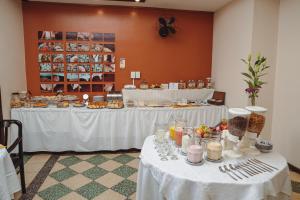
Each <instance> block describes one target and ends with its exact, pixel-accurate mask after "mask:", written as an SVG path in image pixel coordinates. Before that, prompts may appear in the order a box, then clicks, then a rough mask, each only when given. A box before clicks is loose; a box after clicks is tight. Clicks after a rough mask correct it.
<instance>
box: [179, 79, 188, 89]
mask: <svg viewBox="0 0 300 200" xmlns="http://www.w3.org/2000/svg"><path fill="white" fill-rule="evenodd" d="M185 88H186V83H185V82H184V81H183V80H180V81H179V83H178V89H185Z"/></svg>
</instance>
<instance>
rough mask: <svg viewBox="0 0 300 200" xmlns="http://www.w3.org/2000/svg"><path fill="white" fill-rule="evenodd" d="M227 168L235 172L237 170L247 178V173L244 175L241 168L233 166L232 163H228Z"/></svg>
mask: <svg viewBox="0 0 300 200" xmlns="http://www.w3.org/2000/svg"><path fill="white" fill-rule="evenodd" d="M229 168H230V169H232V170H235V171H237V172H239V173H240V174H241V175H243V176H244V177H246V178H248V176H247V175H245V174H244V173H242V172H241V170H239V169H238V168H236V167H234V166H233V165H232V164H229Z"/></svg>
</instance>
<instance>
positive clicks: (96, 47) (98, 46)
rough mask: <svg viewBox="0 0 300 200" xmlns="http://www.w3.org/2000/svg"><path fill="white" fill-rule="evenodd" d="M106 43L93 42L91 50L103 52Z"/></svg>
mask: <svg viewBox="0 0 300 200" xmlns="http://www.w3.org/2000/svg"><path fill="white" fill-rule="evenodd" d="M103 48H104V45H103V44H92V46H91V50H92V51H94V52H103Z"/></svg>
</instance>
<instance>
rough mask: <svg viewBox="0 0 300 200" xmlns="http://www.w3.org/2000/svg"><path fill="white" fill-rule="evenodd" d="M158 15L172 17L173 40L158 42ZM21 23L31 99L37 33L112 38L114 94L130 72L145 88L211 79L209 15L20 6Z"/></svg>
mask: <svg viewBox="0 0 300 200" xmlns="http://www.w3.org/2000/svg"><path fill="white" fill-rule="evenodd" d="M159 16H164V17H170V16H174V17H176V23H175V25H176V29H177V33H176V34H175V35H174V36H172V37H170V38H160V36H159V35H158V33H157V32H158V22H157V19H158V17H159ZM23 18H24V35H25V53H26V74H27V87H28V89H29V90H30V91H32V92H33V94H34V95H38V94H40V91H39V67H38V63H37V55H38V50H37V43H38V40H37V32H38V31H39V30H54V31H63V32H66V31H85V32H113V33H115V34H116V42H115V44H116V53H115V55H116V89H117V90H120V89H121V88H122V87H123V85H124V84H128V83H131V79H130V78H129V77H130V71H133V70H136V71H140V72H141V77H142V78H141V80H142V79H146V80H147V81H148V82H149V83H166V82H170V81H178V80H189V79H195V80H196V79H204V78H206V77H209V76H210V75H211V57H212V35H213V14H212V13H209V12H191V11H178V10H165V9H151V8H132V7H109V6H84V5H69V4H50V3H36V2H35V3H34V2H23ZM16 56H17V55H16ZM120 57H124V58H126V69H124V70H121V69H120V68H119V59H120ZM139 82H140V81H137V83H139Z"/></svg>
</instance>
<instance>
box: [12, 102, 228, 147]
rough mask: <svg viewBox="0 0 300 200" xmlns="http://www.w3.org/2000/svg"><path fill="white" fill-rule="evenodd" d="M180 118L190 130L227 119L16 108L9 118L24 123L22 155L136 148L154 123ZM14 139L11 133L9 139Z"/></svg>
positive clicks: (218, 111)
mask: <svg viewBox="0 0 300 200" xmlns="http://www.w3.org/2000/svg"><path fill="white" fill-rule="evenodd" d="M171 116H182V117H184V118H185V119H187V121H188V122H189V124H188V125H189V126H195V127H196V126H199V125H200V124H207V125H209V126H214V125H216V124H217V123H219V122H220V121H221V120H222V119H223V118H226V117H227V108H226V107H225V106H201V107H192V108H169V107H166V108H123V109H100V110H94V109H88V108H73V107H69V108H18V109H12V110H11V118H12V119H16V120H20V121H21V122H22V123H23V135H24V137H23V138H24V151H25V152H36V151H52V152H60V151H78V152H87V151H100V150H119V149H130V148H137V149H141V148H142V145H143V142H144V139H145V138H146V137H147V136H149V134H150V135H151V134H153V133H154V129H155V123H156V122H159V123H168V121H169V119H170V117H171ZM16 135H17V131H16V129H14V128H13V129H12V137H11V139H14V137H15V136H16Z"/></svg>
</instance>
